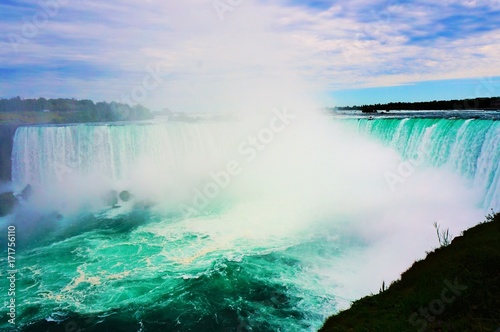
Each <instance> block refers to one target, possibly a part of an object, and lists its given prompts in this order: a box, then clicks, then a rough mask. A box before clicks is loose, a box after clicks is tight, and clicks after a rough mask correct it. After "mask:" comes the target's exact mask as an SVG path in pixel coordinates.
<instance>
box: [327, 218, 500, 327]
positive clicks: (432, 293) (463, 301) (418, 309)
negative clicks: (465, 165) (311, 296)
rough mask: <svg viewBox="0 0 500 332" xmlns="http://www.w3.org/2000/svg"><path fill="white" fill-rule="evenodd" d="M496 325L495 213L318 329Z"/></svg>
mask: <svg viewBox="0 0 500 332" xmlns="http://www.w3.org/2000/svg"><path fill="white" fill-rule="evenodd" d="M450 284H452V285H453V284H457V285H458V289H455V287H453V286H452V287H450V286H449V285H450ZM465 287H466V288H465ZM451 288H453V290H454V291H455V293H453V291H452V290H451ZM443 294H444V297H443ZM498 328H500V213H497V214H496V215H493V214H491V215H489V216H487V222H484V223H481V224H479V225H477V226H475V227H473V228H470V229H469V230H467V231H465V232H464V233H463V235H462V236H460V237H457V238H455V239H454V240H453V242H452V243H451V244H450V245H449V246H447V247H442V248H438V249H436V250H434V251H433V252H431V253H429V254H428V255H427V257H426V259H425V260H422V261H418V262H415V263H414V264H413V266H412V267H411V268H410V269H408V270H407V271H406V272H404V273H403V274H402V275H401V279H400V280H398V281H396V282H394V283H393V284H392V285H391V286H390V287H389V288H388V289H387V290H385V291H384V292H381V293H379V294H377V295H372V296H367V297H365V298H362V299H360V300H358V301H356V302H354V303H353V304H352V307H351V308H350V309H348V310H346V311H343V312H340V313H338V314H337V315H335V316H332V317H330V318H329V319H328V320H327V321H326V323H325V325H324V326H323V327H322V328H321V329H320V331H321V332H326V331H342V332H346V331H353V332H357V331H360V332H361V331H383V332H390V331H398V332H401V331H422V332H424V331H425V332H427V331H442V332H446V331H450V332H451V331H460V332H467V331H470V332H480V331H488V332H489V331H496V330H497V329H498Z"/></svg>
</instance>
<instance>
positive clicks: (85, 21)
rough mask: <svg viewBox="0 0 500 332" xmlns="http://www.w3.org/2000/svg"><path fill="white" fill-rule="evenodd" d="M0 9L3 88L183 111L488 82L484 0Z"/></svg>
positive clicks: (353, 101) (483, 89)
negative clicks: (297, 98)
mask: <svg viewBox="0 0 500 332" xmlns="http://www.w3.org/2000/svg"><path fill="white" fill-rule="evenodd" d="M0 13H1V14H0V17H1V18H0V20H1V21H0V25H1V26H2V31H3V33H2V35H1V39H0V43H1V44H2V51H1V52H0V54H1V59H2V66H0V94H1V95H3V96H9V95H13V96H17V95H23V96H24V97H25V98H36V97H38V96H44V97H45V98H67V97H66V96H72V97H73V98H76V99H90V100H93V101H107V102H111V101H117V102H124V103H129V104H142V105H144V106H146V107H148V108H150V109H152V110H159V109H162V108H171V109H176V110H179V111H184V112H193V111H194V112H196V111H201V110H203V111H207V110H208V111H210V110H211V111H217V110H222V111H224V110H228V109H234V108H245V106H244V105H245V104H248V105H250V104H251V105H252V106H254V107H257V108H258V107H268V106H269V105H273V106H277V105H284V104H288V103H290V104H294V103H296V100H295V98H296V96H297V95H301V98H302V96H304V98H302V99H301V101H302V100H305V99H310V100H314V102H315V103H316V105H319V106H327V107H333V106H345V105H370V104H377V103H381V104H383V103H388V102H426V101H432V100H451V99H469V98H477V97H493V96H498V95H500V69H499V68H500V59H499V58H498V57H497V56H496V55H497V54H498V53H499V52H500V33H498V32H500V15H499V14H500V4H499V3H498V2H496V1H488V0H484V1H467V2H463V1H457V0H450V1H447V2H444V3H438V4H433V3H429V2H428V1H425V0H419V1H413V2H404V3H398V4H393V3H391V2H387V1H375V2H373V1H370V2H368V1H366V0H358V1H351V2H347V1H345V0H344V1H339V2H335V3H330V2H329V1H292V0H290V1H284V0H283V1H275V2H273V3H270V2H269V1H265V0H261V1H254V2H248V1H242V0H238V1H231V2H224V1H222V0H214V1H209V0H191V1H188V2H187V3H182V4H181V3H175V4H165V3H161V2H159V1H157V0H149V1H148V2H147V3H145V4H134V3H129V2H125V1H118V0H113V1H112V2H107V3H99V2H97V1H91V2H86V3H85V4H84V3H81V2H78V1H76V0H71V1H70V0H45V1H42V2H36V1H31V0H23V1H13V0H8V1H6V2H4V3H2V4H0ZM131 17H133V18H134V19H130V18H131ZM257 101H259V103H257ZM299 104H300V102H299ZM158 105H161V106H159V107H158Z"/></svg>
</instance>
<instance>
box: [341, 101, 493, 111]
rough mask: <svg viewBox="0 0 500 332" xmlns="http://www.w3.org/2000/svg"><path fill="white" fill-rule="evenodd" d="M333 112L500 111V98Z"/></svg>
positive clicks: (356, 107) (345, 109)
mask: <svg viewBox="0 0 500 332" xmlns="http://www.w3.org/2000/svg"><path fill="white" fill-rule="evenodd" d="M333 110H339V111H354V110H361V111H363V112H365V113H373V112H377V111H396V110H397V111H433V110H500V97H491V98H474V99H461V100H440V101H437V100H434V101H428V102H414V103H404V102H395V103H387V104H372V105H362V106H357V105H355V106H341V107H334V108H333Z"/></svg>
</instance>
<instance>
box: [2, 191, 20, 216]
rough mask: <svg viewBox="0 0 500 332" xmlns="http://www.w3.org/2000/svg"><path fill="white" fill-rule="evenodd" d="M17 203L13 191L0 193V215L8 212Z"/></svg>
mask: <svg viewBox="0 0 500 332" xmlns="http://www.w3.org/2000/svg"><path fill="white" fill-rule="evenodd" d="M16 204H17V198H16V196H14V194H13V193H11V192H7V193H3V194H0V217H3V216H6V215H8V214H10V213H11V212H12V211H13V210H14V207H15V206H16Z"/></svg>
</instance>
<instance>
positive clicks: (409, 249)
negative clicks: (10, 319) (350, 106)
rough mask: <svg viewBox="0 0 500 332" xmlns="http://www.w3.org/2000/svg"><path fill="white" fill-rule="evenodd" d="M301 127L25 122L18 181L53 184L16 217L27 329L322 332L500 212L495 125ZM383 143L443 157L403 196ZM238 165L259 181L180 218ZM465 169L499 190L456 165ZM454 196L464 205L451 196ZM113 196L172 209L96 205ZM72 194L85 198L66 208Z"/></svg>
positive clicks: (248, 180)
mask: <svg viewBox="0 0 500 332" xmlns="http://www.w3.org/2000/svg"><path fill="white" fill-rule="evenodd" d="M294 121H295V122H293V123H291V124H290V126H289V127H283V128H282V129H280V131H274V132H270V131H269V130H268V129H269V128H273V127H272V126H271V127H269V128H268V127H267V126H268V125H269V124H270V123H272V124H274V125H276V123H275V122H273V121H267V122H265V126H264V127H257V129H256V130H253V129H255V128H250V129H249V128H245V130H242V128H241V126H240V125H239V124H237V123H232V122H231V123H229V122H228V123H141V124H127V125H75V126H39V127H23V128H19V129H18V130H17V132H16V135H15V140H14V150H13V155H12V161H13V182H14V184H15V185H16V186H17V187H18V188H20V189H22V188H23V187H24V186H25V185H26V184H31V185H33V186H34V187H38V190H39V192H38V193H36V192H35V194H34V197H33V200H34V201H35V202H36V201H37V199H38V200H40V201H41V203H38V205H37V209H39V207H40V206H42V205H43V206H45V205H50V206H51V207H50V209H49V208H48V209H47V211H49V212H47V213H46V214H43V215H40V216H35V217H33V213H32V212H30V211H32V210H29V204H28V205H26V206H24V208H26V209H27V210H28V212H23V210H22V209H21V211H19V212H18V214H17V215H16V216H15V217H13V218H14V219H12V220H7V221H8V222H16V223H17V230H18V237H19V243H18V244H19V248H18V256H17V260H18V263H17V264H18V265H17V268H18V270H19V272H18V281H17V288H18V289H19V290H22V292H19V293H18V295H17V301H18V303H22V306H19V307H18V321H17V323H18V325H17V326H18V327H19V328H20V329H22V330H26V331H37V330H47V329H50V328H52V329H54V330H78V329H81V330H86V331H102V330H106V329H107V330H114V331H115V330H116V331H235V330H236V331H251V330H253V331H314V330H316V329H317V328H318V327H319V326H321V324H322V322H323V321H324V319H325V318H326V317H327V316H329V315H330V314H332V313H334V312H335V311H337V310H339V309H342V308H345V307H347V306H348V305H349V302H350V301H351V300H354V299H356V298H358V297H360V296H363V295H366V294H367V293H369V292H373V291H376V290H378V288H379V287H380V284H381V282H382V280H385V281H388V280H394V279H395V278H397V277H398V275H399V273H400V272H401V271H402V270H404V269H405V268H407V267H408V266H409V265H410V264H411V263H412V262H413V261H414V260H415V259H416V258H421V257H422V255H423V253H424V251H425V250H429V249H430V248H432V246H434V245H436V244H435V238H434V236H435V235H434V229H433V227H432V222H433V221H436V220H439V221H440V224H442V225H443V224H444V226H445V227H447V226H449V227H450V228H452V229H453V231H455V234H457V233H456V231H457V230H458V231H460V230H463V229H464V228H466V227H467V226H470V225H471V224H473V223H474V222H477V221H478V220H480V219H479V218H480V217H481V215H482V214H483V212H484V209H476V205H477V204H478V201H479V200H481V197H483V198H484V201H485V202H487V203H486V205H489V206H493V207H495V206H497V207H498V162H499V156H498V124H497V123H494V122H493V121H491V122H479V121H476V120H474V121H451V120H447V121H444V120H443V121H438V120H425V119H419V120H413V119H409V120H373V121H365V120H359V121H358V120H356V122H352V121H351V120H342V121H331V119H326V118H321V119H319V122H315V121H316V120H310V119H307V118H300V117H299V116H297V119H296V120H294ZM350 125H354V126H355V127H356V128H357V133H356V130H350V129H349V128H347V129H346V128H345V127H352V126H350ZM275 127H276V126H275ZM263 128H264V129H265V130H264V129H263ZM280 128H281V127H280ZM270 133H271V134H270ZM359 133H363V135H360V134H359ZM364 134H366V136H370V137H371V138H369V139H367V138H365V137H363V136H364ZM373 136H374V137H378V138H380V139H381V140H382V142H383V143H384V144H386V145H389V146H391V147H393V148H395V149H396V150H397V151H398V152H399V153H400V154H401V155H402V156H403V157H404V158H408V159H411V158H412V157H413V155H414V154H415V153H416V152H418V151H419V150H422V149H424V151H428V155H429V158H431V157H432V160H431V161H429V165H430V166H429V168H430V170H429V169H422V170H420V169H418V170H416V171H415V174H414V175H413V176H412V177H411V178H409V179H408V181H407V182H406V183H404V185H401V186H400V187H398V191H397V192H392V191H391V190H390V188H389V187H388V186H387V183H386V181H385V179H384V173H385V172H387V171H389V170H391V167H392V166H391V165H392V162H393V160H394V158H395V157H397V154H396V153H395V152H394V150H393V149H389V148H386V147H384V145H383V144H380V143H377V142H373V141H374V140H373ZM255 137H257V138H258V139H257V142H256V143H257V144H256V145H253V142H254V141H255V140H254V138H255ZM259 137H261V138H264V139H265V140H263V139H259ZM242 152H243V153H242ZM245 152H249V153H248V154H245ZM249 156H255V158H248V157H249ZM230 163H232V164H233V165H234V164H237V165H239V168H240V170H241V171H240V172H238V175H235V176H233V177H231V178H225V179H224V181H225V182H227V183H228V185H227V186H226V187H224V188H223V189H221V188H220V195H219V196H217V197H213V198H212V203H211V204H209V205H208V206H207V207H206V208H205V209H201V210H199V211H198V213H195V214H187V215H186V214H185V213H184V212H182V211H178V210H175V206H176V204H181V203H185V201H184V200H183V199H180V200H178V201H175V200H176V197H177V196H186V197H187V201H190V200H191V198H192V195H193V193H195V192H196V193H198V192H200V191H203V189H204V188H208V187H209V186H205V187H204V184H206V183H211V185H212V187H213V185H214V184H218V181H222V180H221V179H222V177H220V176H219V175H220V174H222V173H221V171H222V170H227V169H228V165H230ZM431 166H434V167H431ZM457 167H458V169H459V170H460V171H459V173H460V174H462V175H463V176H464V177H465V178H467V179H468V181H469V182H471V181H472V183H473V184H474V185H475V186H478V187H480V188H483V189H484V191H483V195H482V196H481V195H476V192H469V191H468V189H467V183H462V181H461V179H460V178H457V177H456V176H455V175H453V174H452V173H449V172H447V171H446V170H444V171H441V170H440V168H457ZM214 174H216V176H215V178H216V179H218V180H214V176H213V175H214ZM217 174H219V175H217ZM226 180H227V181H226ZM207 181H211V182H207ZM224 181H222V182H224ZM495 181H496V182H495ZM465 182H467V181H465ZM495 186H496V187H495ZM443 187H448V188H449V192H448V194H447V195H438V194H437V193H438V192H439V190H440V189H441V188H443ZM89 188H90V189H89ZM193 188H194V189H200V190H193ZM110 189H114V190H123V189H126V190H128V191H130V193H131V195H132V196H134V198H133V200H136V201H138V200H140V199H143V198H147V199H152V200H155V203H156V205H153V206H152V207H144V205H139V207H138V208H130V207H127V206H126V205H127V203H125V202H119V204H118V205H121V207H117V206H114V207H109V206H108V207H107V208H103V207H102V206H101V207H98V208H96V207H95V206H90V205H89V204H88V202H87V198H88V197H89V196H91V197H93V196H99V195H100V194H101V193H102V192H103V191H106V190H110ZM423 190H425V192H426V193H427V194H426V195H425V196H423V195H422V191H423ZM54 192H56V193H57V194H54ZM37 195H38V196H41V197H37ZM70 196H73V197H70ZM71 199H74V200H81V201H83V203H81V204H79V205H78V204H75V206H77V208H75V209H73V210H65V207H67V205H68V203H67V202H65V201H67V200H71ZM60 201H64V203H65V204H61V202H60ZM172 201H173V203H172ZM33 204H35V203H33ZM495 204H496V205H495ZM457 207H459V208H457ZM53 210H56V211H58V212H61V214H62V215H58V216H57V217H55V215H54V214H53V213H50V211H53ZM447 222H448V224H447ZM409 237H411V239H412V241H408V238H409ZM394 248H397V250H394ZM4 256H5V255H4ZM0 264H6V262H5V258H0ZM0 324H3V322H2V323H0ZM5 326H6V325H0V327H2V328H3V327H5Z"/></svg>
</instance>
